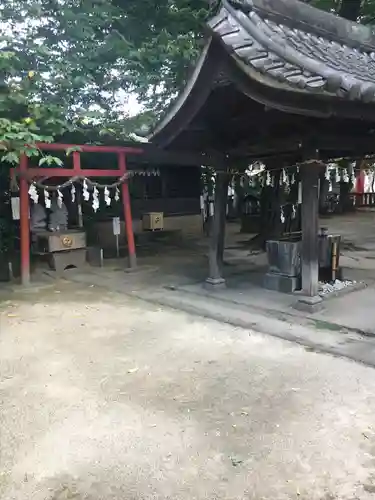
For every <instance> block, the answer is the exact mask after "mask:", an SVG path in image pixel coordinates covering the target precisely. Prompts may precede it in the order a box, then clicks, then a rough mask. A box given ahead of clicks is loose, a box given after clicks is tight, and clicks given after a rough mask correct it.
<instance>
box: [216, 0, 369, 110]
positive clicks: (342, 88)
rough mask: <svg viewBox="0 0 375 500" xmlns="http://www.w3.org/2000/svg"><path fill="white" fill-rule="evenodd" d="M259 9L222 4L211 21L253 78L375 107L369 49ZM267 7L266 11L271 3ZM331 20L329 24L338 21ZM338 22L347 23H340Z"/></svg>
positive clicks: (231, 0) (246, 1)
mask: <svg viewBox="0 0 375 500" xmlns="http://www.w3.org/2000/svg"><path fill="white" fill-rule="evenodd" d="M259 3H262V2H260V1H259V0H258V1H256V2H254V3H253V2H251V1H249V0H242V1H234V0H223V2H222V4H221V9H220V11H219V12H218V14H217V15H216V16H215V17H213V18H212V19H211V20H210V21H209V27H210V28H211V30H212V32H213V34H214V36H216V37H220V39H221V41H222V43H223V44H224V45H225V47H226V48H227V50H228V51H229V52H230V53H231V54H232V55H233V56H234V57H235V58H236V60H238V61H239V62H241V63H243V64H242V67H243V69H244V70H246V71H249V72H250V73H251V76H252V77H254V78H257V74H258V75H259V76H260V77H261V78H262V81H263V83H264V84H266V85H267V84H268V85H271V86H279V87H281V88H284V89H285V88H289V89H290V90H296V91H300V92H302V93H319V94H322V93H324V94H327V95H331V96H337V97H339V98H344V99H349V100H360V101H362V102H368V103H369V102H375V52H374V51H373V50H372V47H371V45H369V44H363V46H361V44H360V43H353V40H349V39H348V42H347V43H346V41H345V39H344V40H343V39H342V38H341V40H340V39H339V38H338V37H337V36H335V33H330V32H329V31H327V30H326V31H321V30H317V29H315V28H314V26H311V25H309V24H308V23H306V22H303V20H299V19H298V12H297V13H296V14H297V15H296V18H294V19H289V20H288V19H287V18H285V16H281V15H279V16H278V14H277V12H276V13H275V12H274V11H273V12H271V11H267V8H259ZM263 3H264V4H265V7H267V2H263ZM292 3H293V2H292ZM297 3H298V2H297ZM308 8H310V7H308ZM311 9H312V8H311ZM312 11H316V9H312ZM322 14H323V13H322ZM323 15H325V16H329V14H323ZM332 18H333V16H330V18H329V19H330V22H331V24H332V20H333V23H334V22H335V21H336V19H335V18H333V19H332ZM337 22H339V23H340V22H344V23H346V21H344V20H341V19H339V18H337ZM351 26H358V27H360V25H351ZM319 31H320V32H319ZM356 42H358V40H356Z"/></svg>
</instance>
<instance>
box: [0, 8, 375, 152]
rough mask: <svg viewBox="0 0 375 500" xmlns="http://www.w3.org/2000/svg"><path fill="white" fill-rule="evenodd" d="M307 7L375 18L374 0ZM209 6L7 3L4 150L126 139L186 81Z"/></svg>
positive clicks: (1, 67) (0, 58)
mask: <svg viewBox="0 0 375 500" xmlns="http://www.w3.org/2000/svg"><path fill="white" fill-rule="evenodd" d="M309 3H311V4H313V5H316V6H317V7H319V8H322V9H325V10H330V11H333V12H340V13H341V14H343V15H345V16H346V17H349V18H357V17H358V18H359V19H360V20H361V21H363V22H372V21H373V19H374V18H375V0H367V1H365V2H364V3H363V2H362V1H361V0H341V1H340V0H311V1H310V2H309ZM210 8H213V6H212V2H211V3H210V2H209V1H208V0H158V1H155V0H136V1H135V0H28V1H27V2H25V1H24V0H2V2H1V4H0V19H1V22H2V33H1V34H0V83H1V87H0V142H1V143H2V144H3V146H2V147H7V148H9V150H10V153H12V152H13V150H16V151H19V150H20V148H21V147H22V145H24V144H25V143H28V144H33V143H35V141H37V140H51V138H52V137H56V136H59V135H61V134H62V133H64V132H65V131H67V130H73V129H74V130H76V129H80V128H84V127H85V126H87V124H88V123H89V122H91V123H92V124H94V125H96V126H98V127H99V128H100V129H101V130H103V133H104V134H109V133H113V134H114V135H117V136H119V135H120V136H121V135H122V136H123V137H126V136H127V135H128V134H129V132H130V131H132V130H134V128H136V127H138V126H139V125H140V124H142V123H144V122H145V121H146V122H149V121H150V120H151V119H152V118H153V117H155V116H156V115H157V114H158V113H159V112H160V111H161V110H162V109H163V108H164V107H165V106H166V104H167V103H168V102H169V101H170V100H171V99H173V98H174V97H175V96H176V94H177V93H178V92H179V91H180V90H181V88H182V86H183V85H184V83H185V82H186V80H187V78H188V76H189V74H190V72H191V70H192V68H193V67H194V64H195V61H196V59H197V56H198V55H199V52H200V50H201V48H202V45H203V39H204V21H205V19H206V17H207V16H208V14H209V11H210ZM129 93H135V94H136V95H137V96H138V98H139V100H140V101H141V102H142V103H143V104H144V105H145V109H146V113H145V114H143V115H141V116H140V117H137V118H135V119H134V118H133V119H130V117H129V116H126V113H125V112H124V104H123V101H124V98H126V95H128V94H129ZM8 159H10V160H12V159H14V155H12V154H9V155H8Z"/></svg>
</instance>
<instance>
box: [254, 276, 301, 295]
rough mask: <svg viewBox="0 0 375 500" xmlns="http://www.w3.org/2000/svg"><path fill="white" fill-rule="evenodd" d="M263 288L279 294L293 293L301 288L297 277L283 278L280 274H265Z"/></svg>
mask: <svg viewBox="0 0 375 500" xmlns="http://www.w3.org/2000/svg"><path fill="white" fill-rule="evenodd" d="M263 286H264V288H267V290H274V291H276V292H281V293H293V292H295V291H296V290H299V289H300V288H301V279H300V278H299V277H298V276H283V275H282V274H276V273H267V274H266V275H265V276H264V281H263Z"/></svg>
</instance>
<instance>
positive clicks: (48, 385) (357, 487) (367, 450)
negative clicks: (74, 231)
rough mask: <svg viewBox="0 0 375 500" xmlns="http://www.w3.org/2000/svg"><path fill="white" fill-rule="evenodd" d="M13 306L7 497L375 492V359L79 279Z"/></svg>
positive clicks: (4, 432) (6, 409)
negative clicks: (360, 359)
mask: <svg viewBox="0 0 375 500" xmlns="http://www.w3.org/2000/svg"><path fill="white" fill-rule="evenodd" d="M57 286H58V287H59V288H58V289H57V288H56V287H57ZM0 314H1V317H0V369H1V372H0V375H1V379H0V401H1V413H0V498H1V499H4V500H8V499H14V500H21V499H22V500H24V499H32V500H57V499H58V500H65V499H75V500H81V499H87V500H99V499H101V500H136V499H137V500H138V499H139V500H141V499H142V500H148V499H160V500H161V499H163V500H166V499H171V500H172V499H173V500H185V499H186V500H187V499H189V500H193V499H199V500H203V499H207V500H224V499H225V500H242V499H254V500H262V499H264V500H265V499H267V500H284V499H285V500H286V499H304V500H307V499H308V500H329V499H331V500H332V499H340V500H355V499H357V500H358V499H360V500H367V499H373V498H374V496H375V421H374V414H375V371H374V370H373V369H371V368H366V367H364V366H361V365H359V364H356V363H354V362H350V361H347V360H343V359H338V358H333V357H331V356H328V355H323V354H317V353H315V352H310V351H309V350H306V349H304V348H302V347H300V346H296V345H293V344H290V343H287V342H282V341H280V340H277V339H275V338H272V337H268V336H265V335H261V334H258V333H256V332H251V331H246V330H243V329H236V328H232V327H230V326H228V325H221V324H219V323H216V322H211V321H208V320H207V321H206V320H203V319H200V318H195V317H193V316H189V315H187V314H183V313H179V312H175V311H173V310H168V309H163V310H162V309H157V308H153V307H152V306H150V305H148V304H145V303H143V302H140V301H136V300H132V299H129V298H125V297H123V296H121V295H119V294H114V293H113V294H110V293H108V292H104V291H101V290H99V289H97V288H93V287H91V288H83V287H81V286H80V285H73V284H67V283H65V284H60V285H56V286H52V287H49V288H47V289H45V290H42V291H39V292H36V293H34V294H29V295H24V296H18V295H16V294H15V295H14V297H12V300H8V301H5V302H3V304H2V305H1V307H0Z"/></svg>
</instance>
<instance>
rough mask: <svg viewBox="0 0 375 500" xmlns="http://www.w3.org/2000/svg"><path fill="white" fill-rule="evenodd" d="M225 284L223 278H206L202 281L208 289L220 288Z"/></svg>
mask: <svg viewBox="0 0 375 500" xmlns="http://www.w3.org/2000/svg"><path fill="white" fill-rule="evenodd" d="M225 286H226V285H225V279H224V278H207V279H206V281H205V282H204V287H205V288H207V289H208V290H221V289H222V288H225Z"/></svg>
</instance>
